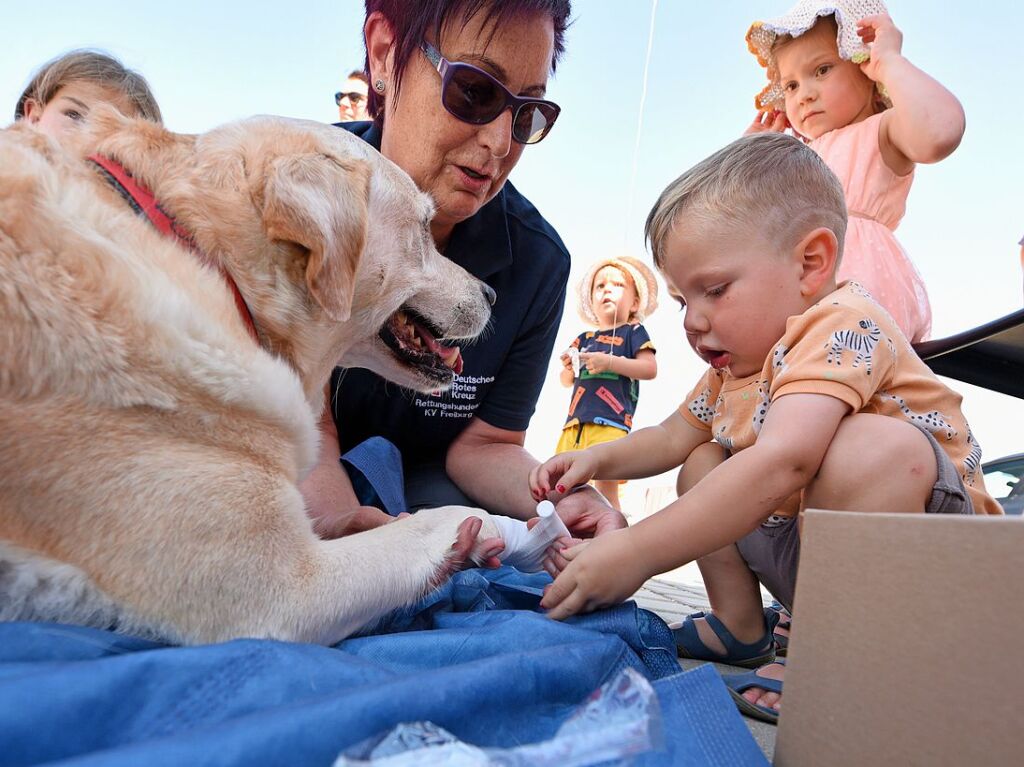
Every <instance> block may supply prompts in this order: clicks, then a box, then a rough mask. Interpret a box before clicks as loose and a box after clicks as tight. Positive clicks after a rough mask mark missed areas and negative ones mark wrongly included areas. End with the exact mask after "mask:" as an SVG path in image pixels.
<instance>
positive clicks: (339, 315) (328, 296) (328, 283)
mask: <svg viewBox="0 0 1024 767" xmlns="http://www.w3.org/2000/svg"><path fill="white" fill-rule="evenodd" d="M370 173H371V171H370V166H369V164H368V163H366V162H364V161H362V160H357V159H340V158H335V157H328V156H326V155H323V154H302V155H292V156H286V157H278V158H277V159H275V160H272V161H271V163H270V164H269V166H268V168H267V173H266V185H265V187H264V189H263V225H264V227H265V228H266V231H267V236H268V237H270V239H272V240H284V241H287V242H294V243H296V244H298V245H301V246H302V247H304V248H306V249H307V250H308V251H309V263H308V264H307V265H306V286H307V287H308V288H309V292H310V295H312V296H313V298H314V300H315V301H316V302H317V303H318V304H319V305H320V306H321V308H323V310H324V312H326V313H327V316H328V317H330V318H331V319H333V320H336V321H342V320H347V319H348V318H349V316H350V315H351V313H352V295H353V291H354V290H355V276H356V268H357V267H358V266H359V258H360V256H361V255H362V252H363V246H364V245H365V243H366V227H367V207H368V204H369V197H370Z"/></svg>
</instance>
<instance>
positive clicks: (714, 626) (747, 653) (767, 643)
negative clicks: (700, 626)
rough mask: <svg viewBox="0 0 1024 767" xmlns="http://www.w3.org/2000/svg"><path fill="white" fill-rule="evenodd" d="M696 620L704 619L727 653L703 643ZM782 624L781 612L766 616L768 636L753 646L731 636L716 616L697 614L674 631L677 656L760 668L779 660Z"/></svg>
mask: <svg viewBox="0 0 1024 767" xmlns="http://www.w3.org/2000/svg"><path fill="white" fill-rule="evenodd" d="M694 618H703V619H704V620H706V621H707V623H708V626H710V627H711V630H712V631H714V632H715V635H716V636H717V637H718V638H719V639H720V640H721V641H722V644H723V645H724V646H725V654H724V655H723V654H721V653H717V652H715V651H714V650H712V649H711V648H710V647H708V646H707V645H706V644H704V642H703V641H702V640H701V638H700V635H699V634H698V633H697V625H696V624H695V623H694V622H693V621H694ZM778 622H779V616H778V613H773V614H771V615H767V614H766V615H765V617H764V623H765V633H764V636H763V637H761V638H760V639H758V640H757V641H756V642H752V643H751V644H744V643H743V642H740V641H738V640H737V639H736V637H734V636H733V635H732V633H730V631H729V629H727V628H726V627H725V624H724V623H722V621H720V620H719V619H718V618H716V617H715V616H714V615H712V614H710V613H709V614H705V613H702V612H700V613H694V614H693V615H688V616H686V618H684V619H683V622H682V625H680V626H679V628H675V629H672V635H673V636H674V637H675V640H676V653H677V654H678V655H679V657H680V658H689V659H691V660H709V661H713V662H715V663H728V664H729V665H731V666H742V667H743V668H757V667H758V666H763V665H765V664H766V663H770V662H771V661H772V660H774V659H775V636H774V634H773V632H774V631H775V624H777V623H778Z"/></svg>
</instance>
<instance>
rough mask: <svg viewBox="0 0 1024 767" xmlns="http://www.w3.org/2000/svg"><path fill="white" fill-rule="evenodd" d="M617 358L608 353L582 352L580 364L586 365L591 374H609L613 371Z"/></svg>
mask: <svg viewBox="0 0 1024 767" xmlns="http://www.w3.org/2000/svg"><path fill="white" fill-rule="evenodd" d="M613 359H615V357H614V356H613V355H611V354H608V353H607V352H580V364H581V365H585V366H586V368H587V371H588V372H590V373H607V372H609V371H611V372H615V371H613V370H612V360H613Z"/></svg>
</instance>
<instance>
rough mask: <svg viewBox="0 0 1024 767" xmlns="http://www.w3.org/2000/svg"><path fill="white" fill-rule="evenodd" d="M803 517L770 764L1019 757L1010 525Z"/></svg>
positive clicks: (1019, 596)
mask: <svg viewBox="0 0 1024 767" xmlns="http://www.w3.org/2000/svg"><path fill="white" fill-rule="evenodd" d="M803 524H804V527H803V535H802V546H801V561H800V573H799V576H798V580H797V590H796V597H795V605H794V606H795V613H796V614H795V620H794V622H793V629H794V631H793V636H792V639H791V643H790V651H789V661H788V662H787V669H786V682H785V693H784V702H783V708H782V716H781V718H780V722H779V730H778V738H777V741H776V748H775V764H776V765H781V766H782V767H807V766H809V765H814V766H815V767H820V766H821V765H827V767H842V765H889V764H892V765H929V767H935V766H936V765H966V766H967V767H982V765H1011V764H1024V520H1022V519H1021V518H1020V517H961V516H948V517H947V516H932V515H928V516H925V515H910V514H860V513H853V512H828V511H808V512H807V514H806V515H805V518H804V523H803Z"/></svg>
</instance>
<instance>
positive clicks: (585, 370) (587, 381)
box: [555, 256, 658, 509]
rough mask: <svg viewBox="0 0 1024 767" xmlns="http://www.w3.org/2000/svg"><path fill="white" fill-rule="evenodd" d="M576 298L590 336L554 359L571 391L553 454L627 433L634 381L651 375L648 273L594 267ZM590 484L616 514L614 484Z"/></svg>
mask: <svg viewBox="0 0 1024 767" xmlns="http://www.w3.org/2000/svg"><path fill="white" fill-rule="evenodd" d="M577 293H578V295H577V310H578V311H579V315H580V317H581V318H582V319H583V321H584V322H585V323H586V324H587V325H589V326H590V327H592V328H593V330H587V331H584V332H583V333H580V334H579V335H578V336H576V338H575V339H574V340H573V342H572V344H571V345H570V346H569V349H568V350H566V351H565V352H564V353H563V354H562V356H561V360H562V366H563V367H562V370H561V371H560V373H559V380H560V381H561V382H562V385H563V386H566V387H570V386H571V387H572V390H573V392H572V399H571V400H570V401H569V415H568V416H567V417H566V421H565V426H563V427H562V435H561V437H560V438H559V440H558V447H557V448H556V450H555V452H557V453H562V452H564V451H566V450H582V449H584V448H586V447H589V446H590V445H597V444H600V443H602V442H608V441H611V440H613V439H618V438H620V437H624V436H626V434H628V433H629V430H630V429H632V428H633V416H634V415H635V413H636V404H637V400H638V397H639V386H640V384H639V382H640V381H647V380H650V379H652V378H654V377H655V376H656V375H657V374H658V363H657V362H656V361H655V359H654V351H655V350H654V344H652V343H651V339H650V336H649V335H648V334H647V330H646V329H645V328H644V326H643V325H642V324H640V323H642V322H643V321H644V319H645V318H646V317H647V316H648V315H650V314H651V312H653V311H654V310H655V309H656V308H657V305H658V282H657V280H656V279H655V277H654V273H653V272H652V271H651V270H650V269H649V268H648V267H647V266H646V265H645V264H643V263H642V262H640V261H638V260H637V259H635V258H629V257H625V256H624V257H621V258H609V259H605V260H603V261H597V262H596V263H594V264H593V265H592V266H591V267H590V269H588V270H587V273H586V274H585V275H584V276H583V279H582V280H580V283H579V287H578V289H577ZM594 484H595V486H596V487H597V489H598V491H599V492H600V493H601V494H602V495H604V496H605V498H607V499H608V502H609V503H610V504H611V505H612V506H614V507H615V508H616V509H619V508H620V505H619V482H618V480H614V479H607V480H598V481H597V482H595V483H594Z"/></svg>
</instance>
